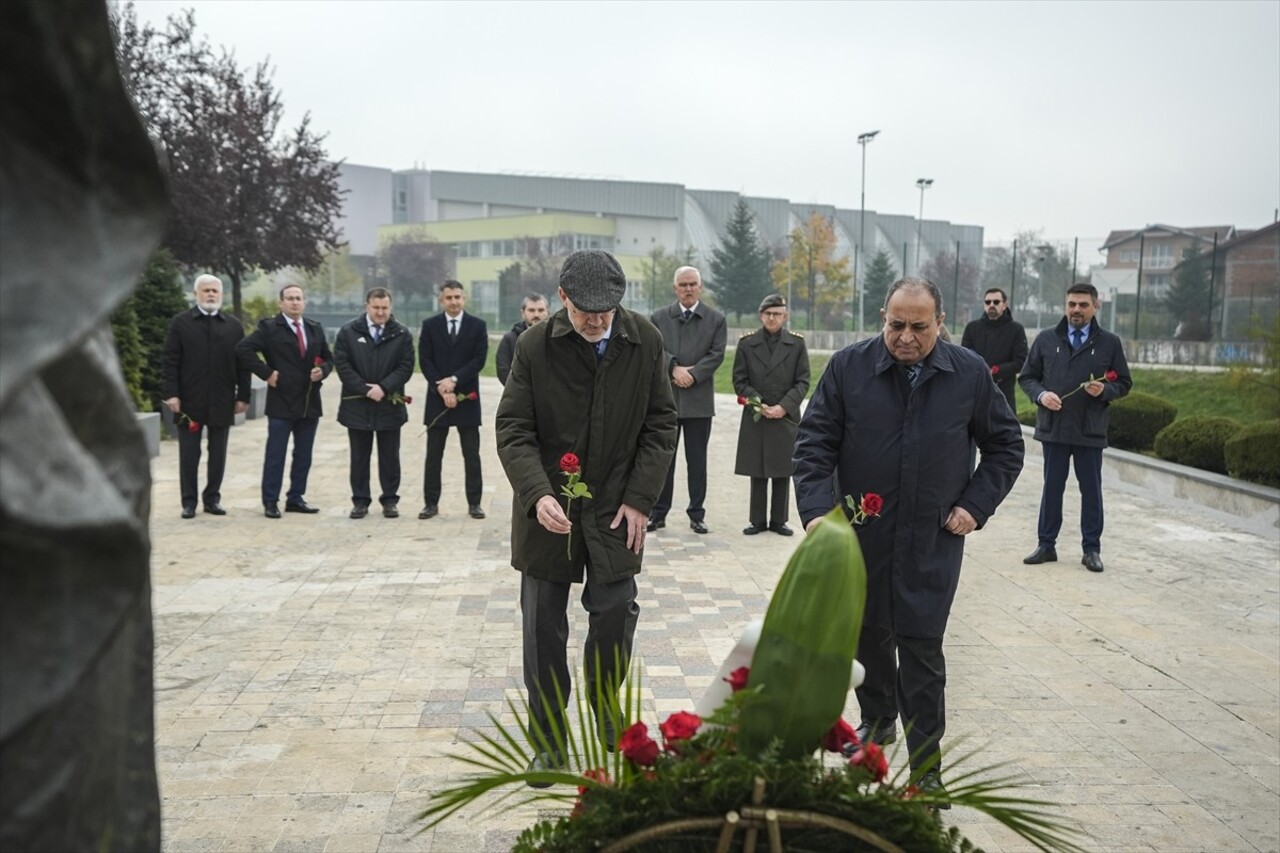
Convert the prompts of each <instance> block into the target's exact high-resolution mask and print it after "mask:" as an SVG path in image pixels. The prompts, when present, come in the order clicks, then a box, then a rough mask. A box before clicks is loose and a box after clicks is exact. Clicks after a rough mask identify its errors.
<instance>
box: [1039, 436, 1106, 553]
mask: <svg viewBox="0 0 1280 853" xmlns="http://www.w3.org/2000/svg"><path fill="white" fill-rule="evenodd" d="M1040 447H1041V452H1042V453H1043V455H1044V489H1043V490H1042V491H1041V492H1040V521H1039V524H1038V525H1037V528H1036V535H1037V536H1038V537H1039V540H1040V546H1041V547H1044V548H1053V547H1054V546H1055V544H1056V543H1057V541H1058V531H1060V530H1061V529H1062V493H1063V492H1064V491H1065V490H1066V488H1067V466H1068V464H1070V465H1071V467H1073V468H1075V470H1076V483H1077V484H1079V486H1080V540H1081V542H1080V544H1081V545H1082V546H1083V549H1084V550H1085V551H1097V552H1099V553H1101V552H1102V448H1101V447H1082V446H1080V445H1078V444H1063V443H1061V442H1057V441H1044V442H1041V443H1040Z"/></svg>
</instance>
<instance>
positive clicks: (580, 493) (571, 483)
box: [560, 453, 594, 560]
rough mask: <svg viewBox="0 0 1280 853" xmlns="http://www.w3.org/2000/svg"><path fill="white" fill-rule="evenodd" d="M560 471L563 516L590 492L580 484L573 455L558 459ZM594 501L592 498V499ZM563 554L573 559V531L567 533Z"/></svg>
mask: <svg viewBox="0 0 1280 853" xmlns="http://www.w3.org/2000/svg"><path fill="white" fill-rule="evenodd" d="M560 471H561V472H562V473H563V474H564V477H565V484H564V485H563V486H561V487H560V494H561V496H563V497H564V514H565V515H568V514H569V507H570V506H571V505H572V504H573V502H574V500H575V499H576V498H592V496H591V490H590V489H589V488H588V487H587V484H586V483H584V482H582V463H581V462H580V461H579V460H578V456H577V454H575V453H566V454H565V455H564V456H561V457H560ZM592 499H593V500H594V498H592ZM564 547H565V553H566V554H567V555H568V557H569V559H570V560H572V559H573V531H572V530H570V531H569V536H568V539H567V540H566V542H565V546H564Z"/></svg>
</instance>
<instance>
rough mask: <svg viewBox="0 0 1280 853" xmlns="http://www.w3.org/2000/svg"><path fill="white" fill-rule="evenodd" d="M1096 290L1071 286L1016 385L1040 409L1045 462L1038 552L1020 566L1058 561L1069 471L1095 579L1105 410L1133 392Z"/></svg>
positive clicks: (1121, 352) (1098, 556) (1039, 430)
mask: <svg viewBox="0 0 1280 853" xmlns="http://www.w3.org/2000/svg"><path fill="white" fill-rule="evenodd" d="M1097 310H1098V290H1097V288H1095V287H1094V286H1093V285H1091V284H1073V285H1072V286H1071V288H1070V289H1069V290H1068V291H1067V313H1066V316H1065V317H1063V318H1062V320H1061V321H1059V323H1058V325H1057V326H1055V327H1054V328H1052V329H1045V330H1044V331H1043V332H1041V333H1040V334H1038V335H1036V339H1035V342H1034V343H1033V344H1032V345H1031V354H1030V355H1028V356H1027V363H1026V365H1025V366H1024V367H1023V368H1022V376H1021V378H1020V379H1019V380H1018V384H1019V385H1021V386H1022V390H1023V391H1025V392H1026V394H1027V396H1028V397H1030V398H1031V400H1032V402H1034V403H1035V404H1036V435H1035V437H1036V441H1038V442H1040V448H1041V452H1042V453H1043V455H1044V489H1043V491H1041V493H1040V518H1039V521H1038V522H1037V524H1036V536H1037V540H1038V541H1037V544H1036V549H1035V550H1034V551H1032V552H1031V553H1030V554H1028V555H1027V556H1026V557H1025V558H1024V559H1023V561H1022V562H1024V563H1026V564H1027V565H1037V564H1039V563H1052V562H1056V561H1057V559H1058V551H1057V542H1058V532H1059V531H1060V530H1061V529H1062V492H1063V490H1064V489H1065V488H1066V486H1067V468H1068V466H1070V467H1071V468H1074V469H1075V472H1076V482H1077V483H1078V484H1079V485H1080V535H1081V547H1082V550H1083V551H1084V556H1083V557H1082V558H1081V560H1080V562H1081V563H1082V564H1083V565H1084V567H1085V568H1086V569H1088V570H1089V571H1091V572H1100V571H1102V449H1103V448H1104V447H1106V446H1107V407H1108V406H1109V405H1111V401H1113V400H1118V399H1120V398H1121V397H1123V396H1124V395H1125V394H1128V393H1129V389H1130V388H1131V387H1133V378H1132V377H1131V376H1130V375H1129V362H1128V360H1127V359H1125V357H1124V346H1123V344H1122V343H1121V341H1120V338H1119V337H1117V336H1116V335H1113V334H1112V333H1111V332H1108V331H1107V330H1106V329H1104V328H1102V324H1101V323H1099V322H1098V320H1097V317H1096V316H1095V314H1096V313H1097Z"/></svg>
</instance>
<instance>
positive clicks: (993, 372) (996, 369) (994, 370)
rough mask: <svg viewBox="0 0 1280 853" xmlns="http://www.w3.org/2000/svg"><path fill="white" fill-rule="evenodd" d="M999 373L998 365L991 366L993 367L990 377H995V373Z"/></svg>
mask: <svg viewBox="0 0 1280 853" xmlns="http://www.w3.org/2000/svg"><path fill="white" fill-rule="evenodd" d="M999 372H1000V365H998V364H993V365H991V375H992V376H995V375H996V374H997V373H999Z"/></svg>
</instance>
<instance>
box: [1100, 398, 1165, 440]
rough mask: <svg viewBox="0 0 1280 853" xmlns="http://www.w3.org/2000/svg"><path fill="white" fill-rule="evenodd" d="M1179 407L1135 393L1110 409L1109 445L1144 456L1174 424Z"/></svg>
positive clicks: (1117, 402) (1108, 415)
mask: <svg viewBox="0 0 1280 853" xmlns="http://www.w3.org/2000/svg"><path fill="white" fill-rule="evenodd" d="M1177 416H1178V407H1177V406H1175V405H1173V404H1172V403H1166V402H1165V401H1164V400H1161V399H1160V398H1159V397H1156V396H1153V395H1151V394H1143V393H1142V392H1141V391H1131V392H1129V393H1128V394H1127V395H1125V396H1124V397H1121V398H1120V399H1119V400H1116V401H1115V402H1114V403H1112V404H1111V405H1110V406H1109V407H1108V409H1107V443H1108V444H1110V445H1111V446H1112V447H1118V448H1120V449H1121V450H1133V451H1135V452H1138V453H1141V452H1142V451H1144V450H1150V449H1151V447H1152V445H1154V444H1155V441H1156V435H1158V434H1159V432H1160V430H1162V429H1164V428H1165V427H1167V426H1168V425H1169V424H1171V423H1173V419H1174V418H1176V417H1177Z"/></svg>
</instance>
